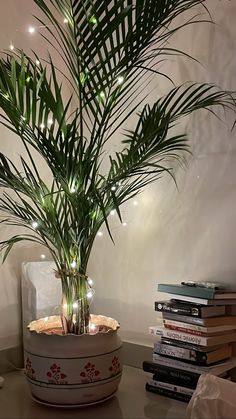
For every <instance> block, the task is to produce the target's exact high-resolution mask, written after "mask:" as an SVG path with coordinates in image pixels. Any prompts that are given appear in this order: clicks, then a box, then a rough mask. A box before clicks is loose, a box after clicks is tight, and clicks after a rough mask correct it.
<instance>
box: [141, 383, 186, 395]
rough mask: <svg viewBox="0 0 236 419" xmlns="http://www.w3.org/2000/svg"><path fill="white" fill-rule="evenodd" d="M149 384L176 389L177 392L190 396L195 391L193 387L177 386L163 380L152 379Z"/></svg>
mask: <svg viewBox="0 0 236 419" xmlns="http://www.w3.org/2000/svg"><path fill="white" fill-rule="evenodd" d="M148 384H150V385H151V386H154V387H158V388H165V389H166V390H171V391H176V392H177V393H182V394H188V395H189V396H192V394H193V393H194V390H193V389H192V388H187V387H182V386H177V385H175V384H170V383H164V382H162V381H156V380H150V381H148Z"/></svg>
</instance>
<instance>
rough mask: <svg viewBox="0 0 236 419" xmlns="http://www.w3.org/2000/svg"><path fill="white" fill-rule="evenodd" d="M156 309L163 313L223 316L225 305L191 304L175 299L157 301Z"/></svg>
mask: <svg viewBox="0 0 236 419" xmlns="http://www.w3.org/2000/svg"><path fill="white" fill-rule="evenodd" d="M155 311H160V312H163V313H165V312H166V313H176V314H179V315H185V316H196V317H213V316H223V315H224V314H225V306H223V305H222V306H207V307H206V306H203V305H200V304H191V303H187V302H186V303H185V302H174V301H155Z"/></svg>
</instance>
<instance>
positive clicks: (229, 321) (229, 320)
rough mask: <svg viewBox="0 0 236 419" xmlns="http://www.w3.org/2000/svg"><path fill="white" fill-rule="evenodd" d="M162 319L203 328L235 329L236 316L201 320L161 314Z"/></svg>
mask: <svg viewBox="0 0 236 419" xmlns="http://www.w3.org/2000/svg"><path fill="white" fill-rule="evenodd" d="M162 318H163V319H166V320H174V321H180V322H184V323H190V324H197V325H199V326H205V327H211V326H222V325H228V326H229V325H232V326H235V327H236V316H219V317H211V318H204V319H201V318H199V317H192V316H182V315H178V314H174V313H162ZM163 321H164V320H163Z"/></svg>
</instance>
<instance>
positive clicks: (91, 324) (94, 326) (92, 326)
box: [89, 323, 97, 332]
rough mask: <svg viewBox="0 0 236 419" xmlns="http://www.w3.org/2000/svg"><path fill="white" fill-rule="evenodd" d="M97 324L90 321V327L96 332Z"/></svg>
mask: <svg viewBox="0 0 236 419" xmlns="http://www.w3.org/2000/svg"><path fill="white" fill-rule="evenodd" d="M96 328H97V326H96V325H95V324H94V323H90V325H89V329H90V330H91V331H92V332H94V331H95V330H96Z"/></svg>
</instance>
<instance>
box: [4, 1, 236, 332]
mask: <svg viewBox="0 0 236 419" xmlns="http://www.w3.org/2000/svg"><path fill="white" fill-rule="evenodd" d="M33 1H34V2H35V3H36V4H37V5H38V7H39V8H40V10H41V12H42V13H43V15H44V18H43V19H38V20H39V22H40V25H43V26H44V33H43V35H42V36H43V37H44V39H45V40H46V41H47V42H48V44H49V46H50V47H53V48H54V49H55V50H56V51H57V52H58V53H59V55H60V57H61V59H62V61H63V62H64V66H65V68H66V70H65V74H63V82H64V83H66V84H67V86H69V88H70V91H71V92H72V93H71V96H70V98H69V99H68V100H65V99H64V96H63V87H64V85H62V84H61V83H60V82H59V79H60V78H61V74H62V73H61V70H60V69H58V68H56V67H55V65H54V63H53V60H52V58H51V56H50V55H49V58H48V60H47V61H44V63H43V64H42V61H41V60H40V64H39V63H38V62H37V61H38V56H37V54H36V53H34V55H33V57H29V56H27V55H26V54H24V53H23V52H22V51H17V52H16V53H11V54H10V53H9V54H5V55H3V57H2V58H0V108H1V110H2V114H1V115H0V122H1V123H2V124H3V125H4V126H6V127H7V128H8V129H9V130H11V131H13V132H14V133H15V134H17V135H18V137H19V139H20V141H22V143H23V145H24V147H25V150H26V158H23V157H21V158H20V160H19V165H16V164H14V163H13V162H12V161H11V159H9V158H8V157H6V156H5V155H4V154H3V153H0V187H1V188H2V189H3V194H2V195H1V196H0V210H1V211H2V212H3V214H4V218H3V219H2V221H1V222H2V223H5V224H7V225H11V226H19V227H23V228H25V229H26V231H27V233H25V234H22V235H21V234H19V235H14V236H13V237H10V238H9V239H8V240H4V241H2V242H0V246H1V249H2V250H3V252H5V253H4V260H5V258H6V257H7V256H8V254H9V252H10V251H11V249H12V247H13V246H14V245H15V244H17V243H18V242H20V241H22V240H29V241H35V242H37V243H40V244H42V245H43V246H46V247H47V248H48V249H49V250H50V252H51V255H52V257H53V259H54V261H55V263H56V265H57V268H58V271H59V273H60V275H61V276H62V289H63V295H64V296H65V298H66V300H67V302H68V313H69V314H68V313H67V314H68V315H69V316H70V319H71V318H72V317H71V316H72V315H73V313H74V312H73V304H72V303H73V299H75V296H76V298H78V301H82V302H81V310H82V308H83V310H85V311H84V312H83V313H82V311H81V312H80V320H78V322H76V325H75V326H73V324H72V322H71V321H70V322H68V325H69V326H68V327H69V330H70V331H72V332H75V333H83V332H84V331H86V330H87V328H88V318H89V316H88V313H89V311H88V302H87V297H86V290H87V289H88V285H87V283H85V282H83V281H84V278H85V277H84V275H85V274H86V269H87V264H88V260H89V256H90V252H91V249H92V246H93V242H94V239H95V237H96V234H97V232H98V230H99V229H100V227H101V226H102V224H103V223H105V225H106V227H107V230H108V232H109V234H110V237H111V238H112V231H111V230H110V226H109V214H110V212H111V210H114V209H115V210H116V212H117V214H118V216H119V218H120V220H122V216H121V211H120V206H121V204H122V203H124V202H125V201H127V200H128V199H131V198H133V197H134V196H136V195H137V194H138V193H139V192H140V191H142V190H143V189H144V188H145V187H146V186H147V185H148V184H150V183H152V182H154V181H156V180H157V179H160V178H161V177H162V176H163V175H164V174H169V175H170V176H172V177H173V179H174V172H173V159H174V160H177V161H178V162H181V161H182V159H183V156H184V153H185V152H186V151H190V147H189V144H188V141H187V136H186V134H185V133H182V134H181V133H180V134H178V135H177V134H176V132H175V125H176V124H178V122H179V121H180V120H181V119H182V118H184V117H186V116H188V115H190V114H192V113H193V112H195V111H197V110H199V109H205V110H207V111H210V112H213V113H215V112H216V109H218V108H220V107H221V108H223V109H224V110H227V109H230V110H232V111H233V112H235V99H234V94H231V93H230V92H225V91H221V90H220V89H217V88H216V87H215V86H213V85H211V84H204V83H203V84H196V83H189V84H186V85H183V86H178V87H174V88H172V89H171V90H170V91H169V93H168V94H167V95H166V96H164V97H162V98H160V99H158V100H157V101H156V103H154V104H153V105H152V106H150V105H148V104H147V96H148V93H147V90H148V86H149V83H150V82H151V81H152V79H153V78H154V77H166V78H167V79H168V80H170V81H171V78H170V76H169V75H168V74H164V73H163V72H162V71H160V65H161V64H162V62H163V61H164V60H168V58H169V56H170V55H171V56H173V55H181V54H182V55H183V56H185V57H187V58H192V57H189V56H188V55H187V54H185V53H184V52H182V51H179V50H178V49H174V48H171V46H170V41H171V37H172V35H173V34H174V33H175V32H176V31H178V30H180V29H182V28H185V27H186V26H187V25H190V24H193V23H199V22H201V20H200V19H199V18H198V16H197V15H196V16H194V17H193V18H190V19H189V20H185V19H184V18H183V20H182V22H183V23H182V24H181V25H177V26H175V20H176V18H177V17H178V16H179V15H183V16H184V14H185V12H189V10H191V9H193V8H194V7H196V6H199V7H200V6H202V7H205V6H204V5H205V0H158V1H157V0H33ZM65 19H66V20H65ZM64 20H65V22H64ZM202 21H203V20H202ZM45 31H46V32H45ZM45 33H46V34H47V36H46V35H45ZM75 103H76V104H75ZM74 104H75V105H74ZM137 111H138V113H137ZM134 113H136V114H137V123H136V127H135V128H134V129H133V130H127V131H125V133H124V135H123V136H122V137H121V138H120V134H119V129H120V127H121V126H122V124H123V123H124V122H125V121H127V120H128V118H129V117H130V116H131V115H132V114H134ZM113 134H116V135H117V136H118V140H119V144H120V149H121V151H119V152H116V153H114V154H112V155H109V153H108V152H107V145H108V142H109V141H110V139H111V138H112V137H113ZM32 149H34V151H36V153H38V155H39V158H41V159H43V160H44V163H46V165H47V167H48V168H49V170H50V172H51V180H50V181H49V182H46V181H45V179H44V173H40V172H39V169H38V167H37V165H36V163H35V161H34V158H33V156H32ZM104 160H106V163H107V165H104V164H103V161H104ZM104 166H105V169H104ZM85 284H86V285H85Z"/></svg>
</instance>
